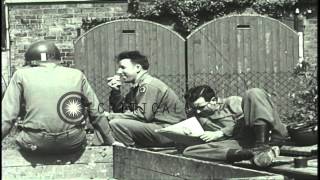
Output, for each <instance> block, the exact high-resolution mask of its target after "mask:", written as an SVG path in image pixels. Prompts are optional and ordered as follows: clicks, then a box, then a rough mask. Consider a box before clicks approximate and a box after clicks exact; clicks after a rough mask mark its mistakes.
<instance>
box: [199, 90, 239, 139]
mask: <svg viewBox="0 0 320 180" xmlns="http://www.w3.org/2000/svg"><path fill="white" fill-rule="evenodd" d="M241 102H242V98H241V97H240V96H230V97H227V98H223V99H221V98H218V100H217V104H218V105H219V108H218V109H217V110H215V111H212V112H211V113H210V112H209V114H203V115H202V116H200V117H198V120H199V122H200V124H201V125H202V127H203V129H204V130H205V131H218V130H221V131H222V132H223V134H224V135H225V136H227V137H231V136H232V135H233V129H234V126H235V124H236V121H237V120H239V119H241V118H243V111H242V108H241Z"/></svg>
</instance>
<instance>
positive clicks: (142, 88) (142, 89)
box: [139, 86, 147, 93]
mask: <svg viewBox="0 0 320 180" xmlns="http://www.w3.org/2000/svg"><path fill="white" fill-rule="evenodd" d="M146 90H147V88H146V87H145V86H142V87H140V88H139V92H140V93H145V92H146Z"/></svg>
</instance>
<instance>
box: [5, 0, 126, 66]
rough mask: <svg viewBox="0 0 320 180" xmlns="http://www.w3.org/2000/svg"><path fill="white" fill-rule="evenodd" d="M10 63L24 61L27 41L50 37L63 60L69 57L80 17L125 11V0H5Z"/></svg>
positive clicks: (108, 14) (12, 64)
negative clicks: (8, 0) (21, 0)
mask: <svg viewBox="0 0 320 180" xmlns="http://www.w3.org/2000/svg"><path fill="white" fill-rule="evenodd" d="M8 8H9V28H10V29H9V34H10V50H11V66H12V68H13V69H14V68H19V67H21V66H22V65H23V64H24V52H25V51H26V49H27V48H28V47H29V45H30V43H32V42H35V41H38V40H43V39H47V40H52V41H54V42H55V43H56V45H57V46H58V48H59V49H60V50H61V52H62V58H63V59H64V60H73V57H74V54H73V53H74V47H73V41H74V40H75V39H76V38H77V29H79V28H80V27H81V24H82V19H83V18H104V17H114V16H123V15H126V14H127V8H128V3H127V2H126V1H122V2H110V1H109V2H106V1H104V2H101V1H100V2H91V3H79V2H71V3H38V4H37V3H33V4H8Z"/></svg>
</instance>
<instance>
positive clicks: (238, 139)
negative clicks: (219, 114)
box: [183, 88, 287, 161]
mask: <svg viewBox="0 0 320 180" xmlns="http://www.w3.org/2000/svg"><path fill="white" fill-rule="evenodd" d="M242 109H243V113H244V118H243V119H240V120H238V121H237V123H236V125H235V128H234V132H233V134H234V136H233V137H232V140H224V141H218V142H210V143H206V144H199V145H194V146H190V147H187V148H186V149H185V150H184V152H183V154H184V155H185V156H188V157H194V158H199V159H206V160H223V161H224V160H227V157H226V155H227V153H228V151H229V150H231V149H242V148H250V147H253V146H254V145H255V142H256V138H255V137H256V136H255V131H254V127H255V126H256V125H263V124H265V125H266V126H268V127H269V128H270V129H272V130H273V132H272V133H273V134H271V136H272V135H273V136H276V137H277V138H281V137H284V136H286V135H287V130H286V127H285V126H284V125H283V124H282V123H281V122H280V118H279V115H278V113H277V112H276V109H275V107H274V105H273V102H272V101H271V97H270V96H269V95H268V94H267V93H266V92H265V91H263V90H261V89H258V88H253V89H250V90H248V91H247V92H246V93H245V95H244V97H243V99H242Z"/></svg>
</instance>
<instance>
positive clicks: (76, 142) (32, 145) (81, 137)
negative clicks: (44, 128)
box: [16, 129, 86, 154]
mask: <svg viewBox="0 0 320 180" xmlns="http://www.w3.org/2000/svg"><path fill="white" fill-rule="evenodd" d="M16 142H17V144H18V145H19V147H20V148H21V149H22V150H23V151H27V152H34V153H44V154H65V153H73V152H76V151H79V150H82V149H83V148H84V147H85V145H86V133H85V131H84V130H83V129H72V130H69V131H66V132H62V133H47V132H31V131H24V130H22V131H21V132H20V133H19V134H18V137H17V139H16Z"/></svg>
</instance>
